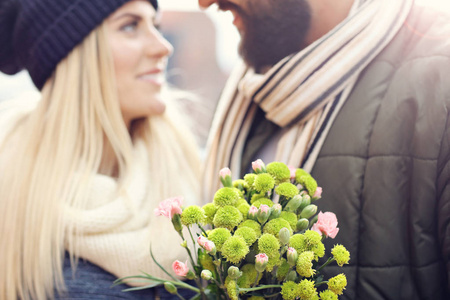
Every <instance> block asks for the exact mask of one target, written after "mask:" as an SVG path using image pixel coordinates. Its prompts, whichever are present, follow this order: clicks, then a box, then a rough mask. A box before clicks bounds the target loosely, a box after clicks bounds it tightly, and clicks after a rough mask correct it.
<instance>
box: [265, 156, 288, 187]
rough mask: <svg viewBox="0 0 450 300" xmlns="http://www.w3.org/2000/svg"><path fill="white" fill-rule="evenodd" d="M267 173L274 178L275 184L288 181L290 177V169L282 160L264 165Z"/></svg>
mask: <svg viewBox="0 0 450 300" xmlns="http://www.w3.org/2000/svg"><path fill="white" fill-rule="evenodd" d="M266 170H267V173H269V174H270V175H272V176H273V178H275V182H276V184H280V183H282V182H286V181H289V180H290V179H291V171H290V170H289V168H288V166H286V165H285V164H284V163H282V162H276V161H275V162H271V163H270V164H268V165H267V166H266Z"/></svg>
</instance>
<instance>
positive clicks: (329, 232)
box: [311, 212, 339, 239]
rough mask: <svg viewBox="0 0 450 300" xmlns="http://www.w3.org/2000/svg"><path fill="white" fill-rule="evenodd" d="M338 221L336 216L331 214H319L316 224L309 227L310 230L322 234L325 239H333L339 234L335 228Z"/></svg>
mask: <svg viewBox="0 0 450 300" xmlns="http://www.w3.org/2000/svg"><path fill="white" fill-rule="evenodd" d="M337 225H338V221H337V218H336V215H335V214H334V213H332V212H325V213H322V212H319V216H318V219H317V222H316V223H315V224H314V225H313V226H312V227H311V230H314V231H317V232H318V233H320V234H324V235H325V236H327V237H330V238H332V239H334V238H335V237H336V235H337V234H338V232H339V228H337Z"/></svg>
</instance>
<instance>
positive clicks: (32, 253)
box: [0, 25, 199, 300]
mask: <svg viewBox="0 0 450 300" xmlns="http://www.w3.org/2000/svg"><path fill="white" fill-rule="evenodd" d="M106 34H107V33H106V29H105V25H101V26H99V28H97V29H96V30H94V31H93V32H91V33H90V35H89V36H88V37H86V38H85V40H84V41H83V42H82V43H81V44H80V45H79V46H77V47H76V48H75V49H73V51H72V52H71V53H70V54H69V55H68V56H67V57H66V58H65V59H64V60H62V61H61V62H60V63H59V64H58V66H57V69H56V71H55V74H54V76H53V77H52V78H50V79H49V80H48V81H47V83H46V85H45V86H44V88H43V90H42V99H41V101H39V103H38V105H37V107H36V109H34V110H33V111H32V112H31V113H30V114H28V115H27V116H25V117H23V118H22V119H21V120H20V121H19V122H18V123H17V126H16V127H15V128H14V130H13V131H12V132H11V133H10V134H9V135H8V136H7V138H6V139H5V140H4V141H3V143H2V145H1V148H0V151H1V152H0V154H1V155H0V166H1V175H0V195H1V201H0V247H1V254H0V299H4V300H9V299H11V300H13V299H14V300H15V299H18V298H20V299H38V300H40V299H48V298H52V297H54V289H55V288H56V289H57V290H59V291H61V290H63V289H64V280H63V275H62V265H63V260H64V252H65V249H66V247H67V249H68V251H69V252H70V253H71V254H73V253H75V254H76V251H77V250H76V249H77V246H76V238H73V237H71V236H72V235H71V234H67V232H69V231H70V232H77V228H70V226H71V225H70V224H67V223H65V221H64V217H63V216H64V214H63V213H61V212H62V209H63V207H64V206H66V205H69V206H71V207H75V208H83V207H84V206H85V204H86V203H85V202H86V194H85V193H86V189H85V188H84V187H85V185H86V184H87V182H88V180H89V178H90V177H91V176H93V175H95V174H97V173H98V172H99V170H100V169H104V167H105V166H104V163H105V161H104V159H102V157H103V156H104V153H105V152H106V151H108V149H110V150H111V152H112V153H113V157H114V159H113V160H108V161H106V163H107V166H106V168H105V169H109V170H110V169H112V165H114V164H116V165H117V167H118V168H117V170H118V172H117V176H118V182H119V184H120V186H121V190H122V191H124V189H125V188H126V186H127V179H126V178H127V172H128V169H129V166H130V164H131V162H132V161H133V157H132V150H133V140H135V139H143V140H144V141H145V142H146V145H147V148H148V153H149V169H150V174H151V175H150V176H151V178H150V180H151V181H152V182H154V184H153V185H152V188H153V189H152V191H151V193H152V195H154V199H160V200H163V199H164V198H166V197H170V196H174V195H177V194H178V193H180V192H182V191H185V190H187V189H188V188H190V189H191V190H192V191H194V192H195V193H197V192H198V187H197V184H198V176H199V174H198V171H197V170H198V166H199V159H198V156H197V148H196V145H195V142H194V140H193V139H192V138H190V133H189V132H187V131H186V129H185V128H184V126H181V125H179V118H178V117H174V114H176V112H174V109H173V105H171V104H170V103H168V106H167V110H166V113H165V114H163V115H161V116H151V117H148V118H145V119H142V120H139V121H136V122H135V123H134V124H133V126H132V128H131V129H130V131H129V130H128V128H127V127H126V125H125V123H124V121H123V119H122V115H121V111H120V107H119V101H118V98H117V88H116V85H115V78H114V68H113V62H112V57H111V53H110V52H109V48H108V47H107V36H106ZM175 120H176V121H175ZM108 164H110V165H109V166H108ZM75 173H76V174H77V176H74V174H75ZM155 187H156V188H155ZM75 236H76V234H75Z"/></svg>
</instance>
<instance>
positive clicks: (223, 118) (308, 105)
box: [203, 0, 413, 201]
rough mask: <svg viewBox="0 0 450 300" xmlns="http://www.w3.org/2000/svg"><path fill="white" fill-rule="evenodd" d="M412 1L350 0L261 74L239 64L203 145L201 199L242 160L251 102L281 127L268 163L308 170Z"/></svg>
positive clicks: (236, 169) (253, 110)
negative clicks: (336, 19)
mask: <svg viewBox="0 0 450 300" xmlns="http://www.w3.org/2000/svg"><path fill="white" fill-rule="evenodd" d="M412 3H413V0H395V1H392V0H359V1H358V0H355V3H354V5H353V7H352V9H351V11H350V14H349V16H348V17H347V18H346V19H345V20H344V21H343V22H342V23H340V24H339V25H338V26H336V27H335V28H334V29H333V30H331V31H330V32H329V33H327V34H326V35H324V36H323V37H321V38H320V39H318V40H317V41H315V42H314V43H312V44H311V45H309V46H308V47H306V48H305V49H303V50H301V51H300V52H298V53H295V54H293V55H290V56H288V57H286V58H284V59H283V60H281V61H280V62H278V63H277V64H276V65H275V66H273V67H272V68H271V69H270V70H269V71H268V72H266V73H265V74H263V75H261V74H255V73H254V71H253V70H252V69H250V68H247V67H246V66H245V65H244V64H242V63H241V64H240V65H239V66H237V67H236V68H235V70H234V71H233V72H232V74H231V76H230V78H229V80H228V82H227V84H226V86H225V89H224V91H223V93H222V95H221V99H220V101H219V105H218V108H217V111H216V115H215V117H214V122H213V124H212V128H211V132H210V136H209V140H208V143H207V157H206V161H205V168H204V185H203V186H204V191H203V193H204V194H203V196H204V200H208V201H209V200H210V197H211V196H212V195H213V193H214V191H216V190H217V189H218V188H219V180H218V174H219V170H220V169H221V168H223V167H229V168H230V169H231V170H232V171H233V175H234V176H233V177H235V178H236V177H237V176H238V175H239V174H240V172H241V170H240V169H241V158H242V155H243V149H244V146H245V143H246V141H247V139H248V134H249V131H250V128H251V126H252V123H253V121H254V117H255V113H256V112H257V110H258V107H259V108H260V109H262V110H263V111H264V113H265V118H266V119H267V120H269V121H271V122H273V123H274V124H276V125H278V126H279V127H281V128H282V136H281V138H280V140H279V141H278V143H277V149H276V155H275V160H276V161H281V162H284V163H286V164H288V165H292V166H296V167H297V166H302V167H303V168H304V169H306V170H307V171H310V170H311V169H312V167H313V165H314V163H315V160H316V158H317V155H318V153H319V151H320V149H321V147H322V144H323V142H324V140H325V137H326V135H327V132H328V130H329V128H330V127H331V124H332V122H333V121H334V119H335V117H336V115H337V113H338V112H339V110H340V108H341V107H342V105H343V104H344V102H345V100H346V99H347V97H348V96H349V94H350V92H351V91H352V88H353V86H354V84H355V83H356V80H357V78H358V76H359V74H360V73H361V71H362V70H363V69H364V68H365V67H366V66H367V65H368V64H369V63H370V62H371V61H372V60H373V59H374V58H375V57H376V56H377V55H378V54H379V53H380V52H381V51H382V50H383V49H384V48H385V46H386V45H387V44H388V43H389V42H390V41H391V40H392V38H393V37H394V36H395V34H396V33H397V32H398V30H399V29H400V27H401V26H402V25H403V23H404V21H405V19H406V17H407V15H408V13H409V11H410V8H411V6H412Z"/></svg>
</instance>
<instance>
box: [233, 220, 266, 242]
mask: <svg viewBox="0 0 450 300" xmlns="http://www.w3.org/2000/svg"><path fill="white" fill-rule="evenodd" d="M242 227H249V228H251V229H253V230H254V231H255V233H256V237H257V238H259V237H260V236H261V225H260V224H259V223H258V222H256V221H254V220H246V221H244V222H242V223H241V224H239V226H238V228H242Z"/></svg>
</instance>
